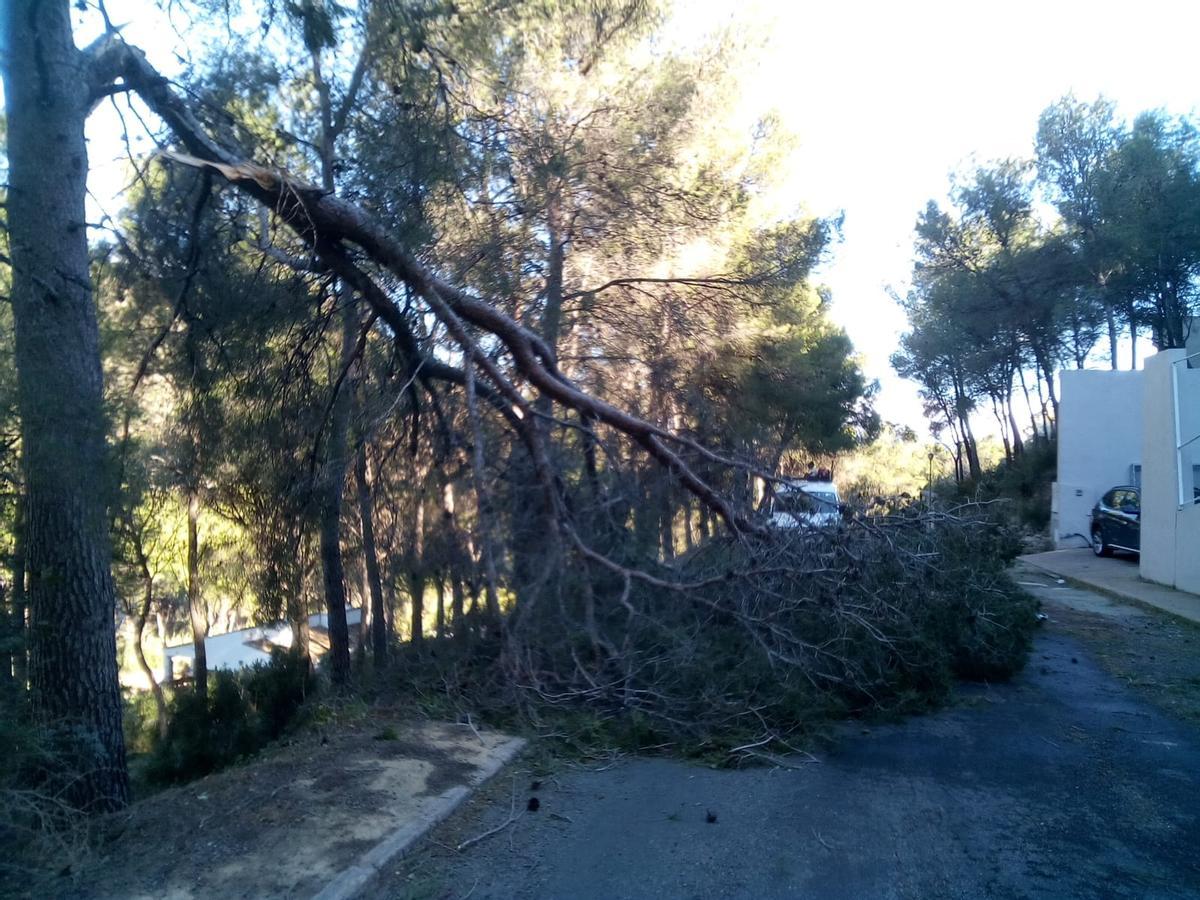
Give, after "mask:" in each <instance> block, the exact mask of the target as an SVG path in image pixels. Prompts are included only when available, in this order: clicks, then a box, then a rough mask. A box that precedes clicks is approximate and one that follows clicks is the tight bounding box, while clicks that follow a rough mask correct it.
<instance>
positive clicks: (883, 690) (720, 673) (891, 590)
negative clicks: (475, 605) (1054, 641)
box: [394, 509, 1036, 762]
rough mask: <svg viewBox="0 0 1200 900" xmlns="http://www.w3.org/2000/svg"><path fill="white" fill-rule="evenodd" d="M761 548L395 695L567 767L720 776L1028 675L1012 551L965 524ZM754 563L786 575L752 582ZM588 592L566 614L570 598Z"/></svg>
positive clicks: (842, 533) (618, 587) (1031, 622)
mask: <svg viewBox="0 0 1200 900" xmlns="http://www.w3.org/2000/svg"><path fill="white" fill-rule="evenodd" d="M768 540H769V541H770V544H771V549H770V550H767V548H765V547H764V546H762V545H759V544H758V543H757V542H756V541H755V540H754V539H753V538H742V539H741V540H739V541H736V542H733V541H724V540H714V541H711V542H709V543H708V544H707V545H705V546H704V547H701V548H699V549H698V550H697V551H695V552H694V553H693V554H692V555H690V556H689V557H688V558H687V559H686V560H684V561H682V562H681V566H680V567H681V571H680V572H679V573H677V577H679V578H681V580H684V581H689V582H692V583H696V584H704V585H705V587H703V588H696V589H694V591H682V592H674V591H666V590H662V589H661V588H657V587H644V588H641V587H638V586H637V582H636V581H635V582H634V583H633V584H632V585H631V586H630V587H629V588H628V589H626V588H624V587H623V585H622V582H621V580H620V579H610V580H606V579H603V578H601V579H596V580H594V581H593V582H592V585H591V590H593V591H594V592H595V594H596V604H595V609H594V610H592V612H591V613H590V615H592V616H593V619H594V625H592V626H591V629H592V630H591V633H590V634H589V629H587V628H585V627H584V626H583V625H581V624H580V625H572V624H571V620H572V617H577V618H576V619H575V621H577V622H584V621H586V616H585V612H584V610H583V609H581V608H575V606H574V605H573V603H572V601H571V600H567V599H564V600H563V601H562V602H563V603H564V604H565V605H566V607H567V609H566V611H565V613H564V612H563V611H562V610H561V609H560V610H558V611H553V610H537V611H534V612H532V613H531V612H530V611H528V610H526V611H525V613H524V617H522V618H521V619H519V620H516V619H515V617H514V621H510V623H509V629H510V631H509V637H508V639H507V641H508V643H507V644H502V643H501V641H499V640H496V641H489V642H476V643H474V644H472V646H471V648H470V651H469V653H467V654H460V653H458V652H456V648H454V647H452V646H445V647H441V646H439V648H438V652H437V654H436V656H434V657H430V656H428V655H418V654H416V653H411V654H409V653H403V654H401V657H400V659H399V660H398V666H397V669H396V671H395V673H394V677H395V678H396V683H397V684H398V685H403V688H402V689H403V690H404V691H406V692H407V691H409V690H411V691H413V692H414V693H415V695H416V696H417V697H418V698H419V702H420V703H421V705H422V708H423V709H425V710H427V711H434V712H436V713H437V714H439V715H450V714H458V715H461V714H462V711H463V710H467V711H472V712H475V713H479V714H484V715H487V716H488V717H489V718H490V720H491V721H492V722H493V723H494V724H496V725H498V726H501V727H510V728H511V727H521V726H524V727H532V728H535V729H536V730H538V731H539V732H542V733H552V734H555V735H557V736H559V738H561V740H562V741H563V742H564V743H565V744H566V745H567V746H568V747H570V748H573V749H575V750H577V751H580V752H587V753H594V752H596V751H598V750H602V749H613V748H619V749H624V750H640V751H653V750H668V751H669V752H673V753H683V754H687V755H697V756H703V757H705V758H709V759H713V760H720V761H724V762H728V761H729V760H730V755H729V754H730V751H731V750H732V749H733V748H735V747H739V746H742V745H745V744H747V743H753V742H755V741H763V742H764V744H775V743H776V742H779V743H778V746H785V745H786V743H787V742H789V741H796V740H800V741H803V740H806V739H809V738H811V737H812V736H813V735H815V734H817V733H819V732H820V731H821V730H822V729H823V728H824V727H825V726H826V725H827V724H828V723H829V722H830V721H833V720H836V719H841V718H846V717H854V716H873V715H878V714H894V713H901V712H908V711H914V710H918V709H923V708H927V707H928V706H930V705H932V704H935V703H937V702H939V701H941V700H942V699H944V697H945V696H946V694H947V692H948V691H949V690H950V689H951V687H952V685H953V683H954V681H955V679H956V678H957V677H965V678H986V679H1003V678H1007V677H1009V676H1011V675H1012V674H1013V673H1015V672H1016V671H1018V670H1019V669H1020V668H1021V667H1022V666H1023V665H1024V663H1025V659H1026V656H1027V654H1028V651H1029V647H1030V644H1031V637H1032V633H1033V630H1034V628H1035V627H1036V615H1035V613H1036V602H1035V601H1034V600H1032V598H1030V597H1029V596H1028V595H1026V594H1024V593H1023V592H1022V591H1021V590H1020V589H1019V588H1018V587H1017V586H1016V585H1015V584H1014V582H1013V581H1012V580H1011V578H1010V577H1009V575H1008V573H1007V566H1008V564H1009V563H1010V562H1011V560H1012V559H1013V557H1014V556H1015V555H1016V553H1017V552H1018V551H1019V542H1018V541H1017V539H1016V535H1015V533H1014V532H1012V531H1011V530H1009V529H1008V528H1006V527H1004V526H1003V525H1002V524H1001V523H999V522H997V521H994V520H993V519H990V518H988V517H985V516H983V515H982V514H981V513H980V512H979V511H977V510H975V511H973V510H970V509H965V510H960V511H959V515H957V516H953V517H952V516H947V515H942V514H938V515H929V514H924V513H921V512H920V511H917V510H912V511H909V512H908V513H905V514H902V515H898V516H895V517H892V518H890V519H888V520H879V521H877V522H874V523H871V524H870V525H863V524H851V525H849V526H847V527H845V528H843V529H832V530H822V531H806V532H804V533H802V534H792V535H788V534H776V535H774V536H773V537H771V538H769V539H768ZM768 552H769V553H772V554H774V555H773V558H774V559H775V560H776V561H781V560H783V559H788V560H789V564H787V565H784V564H782V563H781V564H780V566H779V567H778V568H771V570H770V572H769V573H766V572H764V571H763V566H762V563H761V561H762V559H763V558H764V557H763V554H764V553H768ZM586 577H587V576H586V574H585V573H584V572H583V571H581V572H579V573H577V579H578V583H576V582H572V584H571V585H569V586H568V589H566V590H564V594H565V595H566V597H581V596H583V595H584V594H585V593H586V591H587V588H585V585H584V583H583V582H584V579H585V578H586ZM571 588H573V589H574V590H573V591H572V590H571ZM626 590H627V592H626ZM618 596H620V597H622V598H623V599H621V600H618ZM519 612H520V610H519V609H518V613H519ZM506 646H508V647H511V646H519V647H521V653H522V661H527V663H528V665H529V666H530V668H531V670H532V671H533V672H536V681H535V680H534V677H535V676H532V675H529V676H523V675H522V674H520V673H517V674H514V673H513V671H512V669H511V668H510V666H511V664H512V662H511V659H508V658H507V654H506V651H505V647H506ZM526 679H528V680H526Z"/></svg>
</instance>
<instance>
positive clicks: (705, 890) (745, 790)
mask: <svg viewBox="0 0 1200 900" xmlns="http://www.w3.org/2000/svg"><path fill="white" fill-rule="evenodd" d="M1018 577H1019V579H1020V580H1021V581H1023V582H1027V583H1028V588H1029V590H1031V591H1033V592H1034V593H1036V594H1038V596H1040V597H1041V598H1043V600H1044V601H1045V604H1046V606H1045V609H1046V612H1047V613H1048V615H1049V617H1050V619H1049V621H1048V622H1047V623H1046V626H1045V628H1044V629H1043V631H1042V632H1041V633H1040V634H1039V636H1038V639H1037V643H1036V647H1035V650H1034V654H1033V656H1032V658H1031V660H1030V665H1029V666H1028V668H1027V669H1026V671H1025V672H1024V673H1023V674H1022V675H1021V676H1020V677H1019V678H1017V679H1016V680H1015V681H1014V682H1013V683H1012V684H1007V685H997V686H990V687H989V686H964V687H963V688H962V689H961V690H960V692H959V696H958V699H957V702H956V703H955V704H954V705H952V706H951V707H950V708H948V709H945V710H943V711H941V712H939V713H936V714H934V715H929V716H925V717H920V718H916V719H912V720H910V721H908V722H905V723H902V724H899V725H895V726H887V727H870V728H865V729H864V728H852V729H846V731H845V733H844V735H843V736H842V739H841V740H840V741H839V742H838V743H837V745H836V747H835V749H834V750H832V751H830V752H826V753H822V754H819V756H820V759H819V761H818V762H815V763H809V764H802V765H801V767H800V768H799V769H795V770H786V769H757V770H745V771H714V770H711V769H704V768H698V767H693V766H688V765H685V764H682V763H677V762H671V761H665V760H647V759H641V760H630V761H624V762H621V763H620V764H618V765H614V766H612V767H609V768H605V769H603V770H601V771H584V770H580V769H578V768H571V767H569V766H562V767H560V770H559V771H558V772H557V773H556V774H555V775H554V776H553V777H547V776H546V775H540V776H539V775H537V774H536V773H533V772H523V773H520V774H519V775H516V776H514V777H513V778H512V779H509V778H505V777H503V776H502V777H501V778H499V779H497V781H496V782H494V783H493V785H492V787H491V789H490V790H488V791H486V792H484V794H482V795H481V796H479V797H478V798H477V799H476V800H475V801H474V802H473V803H472V804H471V805H469V806H468V807H466V808H464V810H463V811H461V812H460V813H459V814H457V815H456V816H454V817H452V818H451V819H450V820H449V821H448V822H447V823H445V824H444V825H443V826H442V827H441V829H439V831H437V832H435V833H434V835H433V840H432V841H431V842H429V843H427V844H426V846H425V848H424V849H423V850H422V851H420V852H419V853H418V854H416V855H414V856H412V857H410V858H409V859H408V860H407V861H406V863H405V864H403V865H401V866H398V867H396V868H395V869H394V870H393V871H392V872H391V874H390V876H389V877H388V878H386V879H384V880H383V881H382V882H381V883H377V884H376V885H374V887H373V892H372V893H371V894H370V895H369V896H371V897H372V898H374V900H383V898H439V900H440V898H462V897H466V896H470V897H471V898H472V900H483V898H510V897H513V898H579V900H585V898H611V900H616V898H642V897H647V898H648V897H656V898H657V897H681V898H736V897H747V898H770V897H814V898H856V900H857V898H868V897H869V898H938V897H945V898H957V897H991V898H1026V897H1046V898H1049V897H1054V898H1059V897H1079V898H1108V897H1115V898H1123V897H1128V898H1139V900H1141V898H1183V897H1200V850H1198V849H1197V848H1200V727H1198V723H1200V715H1198V711H1200V660H1198V658H1197V657H1198V656H1200V653H1198V651H1200V631H1198V630H1196V629H1194V628H1191V627H1190V626H1185V625H1181V624H1180V623H1178V622H1177V621H1175V620H1171V619H1168V618H1165V617H1160V616H1158V615H1156V614H1153V613H1146V612H1142V611H1140V610H1135V609H1130V608H1128V607H1123V606H1121V605H1119V604H1116V603H1114V602H1112V601H1110V600H1107V599H1106V598H1104V597H1101V596H1098V595H1095V594H1091V593H1090V592H1086V591H1079V590H1076V589H1074V588H1068V587H1065V586H1063V585H1059V584H1057V583H1055V580H1054V579H1053V578H1050V577H1046V576H1044V575H1041V576H1039V575H1035V574H1033V573H1032V572H1028V571H1022V572H1019V573H1018ZM518 778H519V780H518ZM535 779H536V780H537V781H538V782H539V784H538V787H537V789H536V790H531V788H532V782H533V781H534V780H535ZM514 790H515V795H514ZM531 795H536V796H537V797H538V799H539V801H540V806H539V809H538V811H536V812H524V813H522V814H520V816H519V818H518V819H517V821H516V822H515V824H513V825H512V826H510V827H508V828H506V829H504V830H502V831H500V832H499V833H497V834H496V835H494V836H492V837H489V838H487V839H485V840H483V841H480V842H479V843H477V844H475V845H474V846H472V847H470V848H469V849H467V850H466V851H464V852H462V853H457V852H455V851H453V850H452V849H450V847H453V846H455V845H457V844H459V843H460V842H462V841H463V840H464V839H467V838H470V837H472V836H475V835H478V834H481V833H482V832H484V831H486V830H488V829H490V828H494V827H496V826H497V825H500V824H502V823H503V822H505V821H506V820H507V819H508V818H509V816H510V813H511V810H512V809H513V808H514V796H515V808H516V809H517V810H518V811H520V810H522V809H524V807H525V804H526V802H527V800H528V798H529V796H531ZM710 813H711V814H712V815H713V816H715V817H716V821H715V822H710V821H709V819H710V818H711V816H710V815H709V814H710Z"/></svg>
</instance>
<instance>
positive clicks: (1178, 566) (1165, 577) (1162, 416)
mask: <svg viewBox="0 0 1200 900" xmlns="http://www.w3.org/2000/svg"><path fill="white" fill-rule="evenodd" d="M1198 351H1200V347H1192V348H1189V349H1187V350H1164V351H1162V352H1161V353H1157V354H1155V355H1153V356H1151V357H1150V358H1148V359H1147V360H1146V364H1145V369H1143V370H1142V371H1139V372H1113V371H1091V370H1083V371H1064V372H1062V373H1061V376H1060V379H1061V381H1060V392H1059V393H1060V403H1059V417H1058V481H1057V482H1056V483H1055V484H1054V488H1053V494H1052V497H1053V499H1052V506H1051V519H1050V528H1051V535H1052V537H1053V539H1054V543H1055V546H1056V547H1060V548H1066V547H1084V546H1087V544H1088V541H1089V536H1090V526H1091V510H1092V507H1093V506H1094V505H1095V503H1096V501H1097V500H1098V499H1100V497H1101V495H1102V494H1104V493H1105V492H1106V491H1107V490H1108V489H1109V488H1111V487H1115V486H1117V485H1125V484H1133V485H1137V486H1139V487H1140V488H1141V513H1140V527H1141V560H1140V572H1141V575H1142V577H1143V578H1145V579H1147V580H1148V581H1155V582H1158V583H1159V584H1165V585H1168V586H1170V587H1175V588H1178V589H1180V590H1184V591H1190V592H1192V593H1200V502H1198V501H1200V352H1198Z"/></svg>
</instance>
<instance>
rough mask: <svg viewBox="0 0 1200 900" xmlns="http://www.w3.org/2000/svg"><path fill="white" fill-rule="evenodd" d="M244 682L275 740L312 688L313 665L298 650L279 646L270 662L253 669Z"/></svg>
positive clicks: (266, 728)
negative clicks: (281, 648)
mask: <svg viewBox="0 0 1200 900" xmlns="http://www.w3.org/2000/svg"><path fill="white" fill-rule="evenodd" d="M244 684H245V688H246V693H247V695H248V696H249V698H250V703H251V705H252V706H253V707H254V709H255V710H256V711H257V713H258V717H259V721H260V723H261V726H262V728H263V730H264V731H265V733H266V736H267V737H268V738H270V739H272V740H273V739H275V738H277V737H279V736H280V735H281V734H283V732H284V730H285V729H286V728H287V727H288V726H289V725H290V724H291V723H292V721H293V720H294V719H295V718H296V715H297V713H298V712H299V710H300V708H301V706H303V705H304V701H305V699H307V697H308V695H309V693H310V692H311V691H312V689H313V674H312V668H311V667H310V666H309V664H308V659H307V658H306V657H305V656H304V655H303V654H302V653H300V652H299V651H298V650H280V649H276V650H274V651H272V653H271V661H270V662H269V663H258V664H256V665H254V666H253V667H251V668H250V670H249V671H248V672H247V674H246V675H245V676H244Z"/></svg>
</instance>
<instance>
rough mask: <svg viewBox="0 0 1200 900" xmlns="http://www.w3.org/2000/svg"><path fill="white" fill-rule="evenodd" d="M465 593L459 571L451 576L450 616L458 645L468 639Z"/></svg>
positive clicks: (452, 630)
mask: <svg viewBox="0 0 1200 900" xmlns="http://www.w3.org/2000/svg"><path fill="white" fill-rule="evenodd" d="M464 601H465V596H464V591H463V581H462V575H460V574H459V573H458V572H457V571H455V572H452V573H451V575H450V616H451V632H452V633H453V635H454V640H455V641H456V642H458V643H460V644H461V643H463V642H465V641H466V639H467V623H466V620H465V619H464V618H463V616H464V609H463V606H464Z"/></svg>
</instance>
